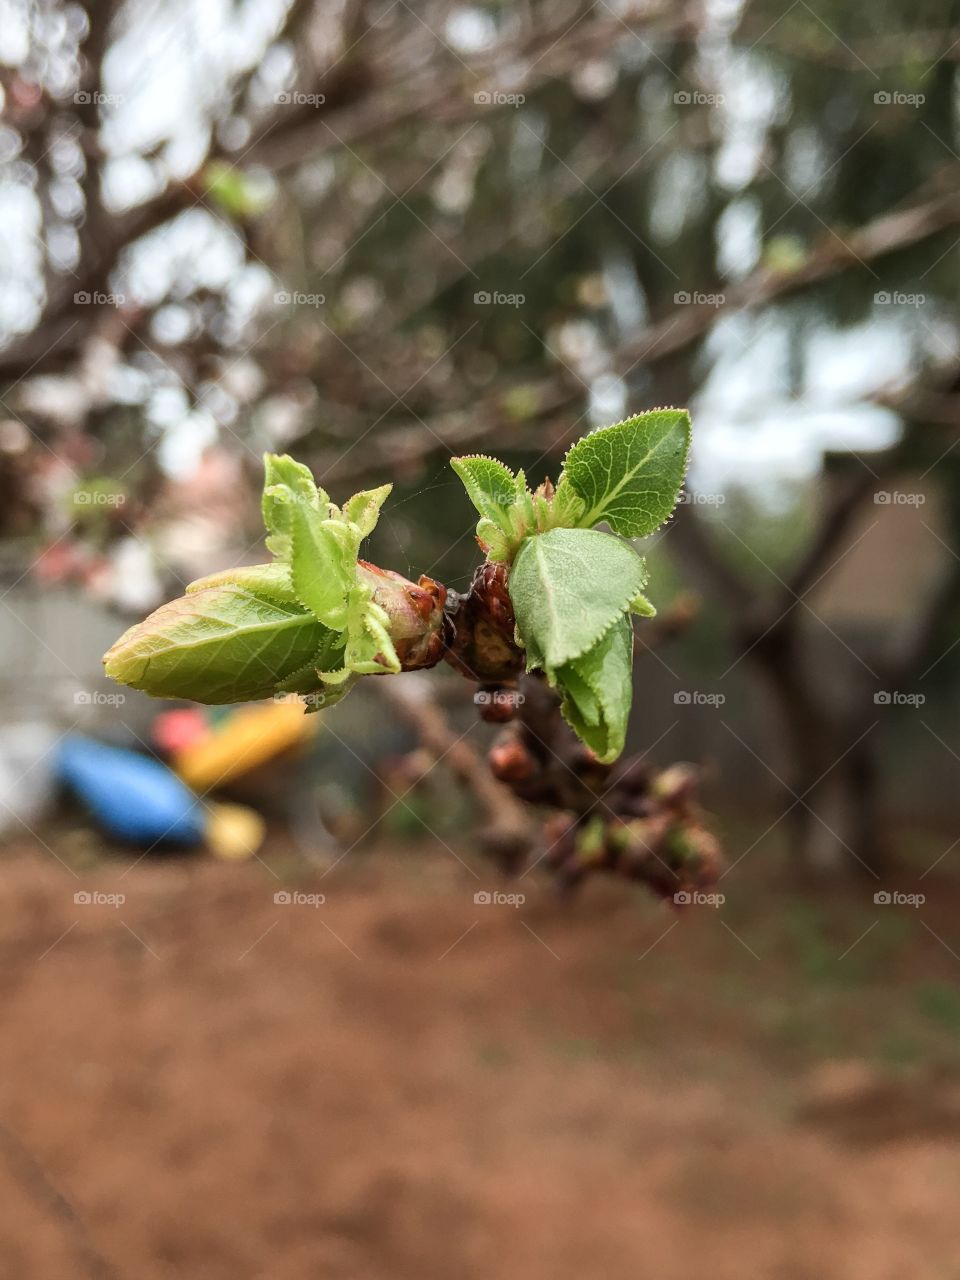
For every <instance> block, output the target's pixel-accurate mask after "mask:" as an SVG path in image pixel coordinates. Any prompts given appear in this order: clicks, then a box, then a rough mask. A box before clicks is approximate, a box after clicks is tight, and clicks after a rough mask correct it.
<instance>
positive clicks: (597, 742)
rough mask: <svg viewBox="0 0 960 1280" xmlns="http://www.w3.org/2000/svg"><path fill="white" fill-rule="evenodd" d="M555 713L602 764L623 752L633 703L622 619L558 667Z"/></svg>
mask: <svg viewBox="0 0 960 1280" xmlns="http://www.w3.org/2000/svg"><path fill="white" fill-rule="evenodd" d="M556 685H557V687H558V688H559V689H560V691H561V694H562V697H563V701H562V703H561V711H562V713H563V716H564V719H565V720H566V721H567V723H568V724H569V725H570V727H571V729H573V731H574V733H576V734H577V736H578V737H579V738H580V739H581V740H582V741H583V742H585V743H586V744H587V746H588V747H589V748H590V749H591V751H593V752H594V754H595V755H596V756H597V758H598V759H599V760H600V761H601V762H602V763H603V764H610V763H611V762H612V761H613V760H616V758H617V756H619V755H620V753H621V751H622V750H623V744H624V741H625V739H626V734H627V721H628V720H629V718H630V704H631V702H632V701H633V626H632V624H631V622H630V617H629V615H628V614H625V615H624V616H623V617H622V618H620V620H619V621H618V622H616V623H614V625H613V626H612V627H611V628H610V630H609V631H608V632H607V633H606V635H604V636H603V637H602V638H601V639H600V640H599V641H598V642H597V643H596V644H595V645H594V646H593V648H592V649H590V650H589V651H588V652H587V653H585V654H583V655H581V657H579V658H577V659H576V660H575V661H573V662H571V663H568V664H567V665H566V666H564V667H561V668H560V670H559V671H557V673H556Z"/></svg>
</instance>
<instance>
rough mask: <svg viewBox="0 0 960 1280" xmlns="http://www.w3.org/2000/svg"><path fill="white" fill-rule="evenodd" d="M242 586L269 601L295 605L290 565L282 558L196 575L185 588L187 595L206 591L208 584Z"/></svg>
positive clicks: (209, 585) (295, 597) (295, 596)
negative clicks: (202, 576)
mask: <svg viewBox="0 0 960 1280" xmlns="http://www.w3.org/2000/svg"><path fill="white" fill-rule="evenodd" d="M231 586H232V587H243V588H244V589H245V590H247V591H252V592H253V593H254V594H255V595H259V596H266V598H267V599H268V600H280V601H283V602H284V603H285V604H297V603H298V601H297V594H296V592H295V591H294V589H293V581H292V579H291V577H290V566H289V565H288V564H284V563H283V561H281V560H272V561H271V562H270V563H269V564H245V565H241V566H240V567H239V568H237V569H224V570H222V572H220V573H211V574H208V575H207V576H206V577H205V578H198V579H197V580H196V582H191V583H190V585H189V586H188V587H187V595H188V596H189V595H192V594H193V593H194V592H195V591H206V590H207V589H208V588H209V587H231Z"/></svg>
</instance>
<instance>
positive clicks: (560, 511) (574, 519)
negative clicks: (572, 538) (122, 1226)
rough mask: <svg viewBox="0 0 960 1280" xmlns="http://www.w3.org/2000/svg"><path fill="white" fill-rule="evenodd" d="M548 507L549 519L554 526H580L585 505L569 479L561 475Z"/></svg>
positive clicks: (571, 527)
mask: <svg viewBox="0 0 960 1280" xmlns="http://www.w3.org/2000/svg"><path fill="white" fill-rule="evenodd" d="M550 508H551V509H550V520H551V523H552V525H553V527H554V528H559V529H576V528H578V527H579V526H580V522H581V518H582V516H583V513H584V511H585V510H586V505H585V503H584V501H583V499H582V498H581V497H580V495H579V494H578V493H577V491H576V489H574V487H573V485H572V484H571V483H570V481H569V480H565V479H564V478H563V477H562V476H561V477H560V483H559V484H558V485H557V491H556V493H555V494H554V495H553V501H552V502H551V503H550Z"/></svg>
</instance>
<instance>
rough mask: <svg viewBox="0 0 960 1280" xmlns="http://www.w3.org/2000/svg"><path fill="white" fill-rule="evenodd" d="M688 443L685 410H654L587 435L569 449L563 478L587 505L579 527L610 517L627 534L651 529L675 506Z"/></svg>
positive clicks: (636, 534)
mask: <svg viewBox="0 0 960 1280" xmlns="http://www.w3.org/2000/svg"><path fill="white" fill-rule="evenodd" d="M689 447H690V415H689V414H688V413H687V412H686V410H685V409H654V410H653V411H652V412H650V413H641V414H637V416H636V417H633V418H627V419H626V421H625V422H618V423H616V425H615V426H612V427H604V428H603V430H601V431H594V432H591V434H590V435H588V436H584V438H583V439H582V440H579V441H578V442H577V443H576V444H575V445H573V447H572V448H571V449H570V451H569V452H568V453H567V456H566V458H565V459H564V462H563V475H562V477H561V487H562V485H563V483H565V482H569V484H570V485H572V486H573V488H574V490H575V491H576V493H577V495H578V496H579V497H580V498H581V499H582V500H583V503H584V505H585V508H586V509H585V511H584V512H583V514H582V515H581V517H580V518H579V520H578V522H577V523H578V525H579V526H580V527H581V528H590V527H592V526H593V525H595V524H599V522H600V521H601V520H606V521H607V523H608V524H609V525H610V528H611V529H613V531H614V532H615V533H619V534H621V535H622V536H623V537H625V538H641V537H643V536H644V535H646V534H648V533H652V532H653V530H654V529H656V528H657V527H658V526H659V525H661V524H663V522H664V520H666V518H667V517H668V516H669V515H670V513H671V511H672V510H673V508H674V506H675V505H676V501H677V495H678V493H679V491H680V486H681V484H682V483H683V477H684V473H685V471H686V465H687V452H688V450H689Z"/></svg>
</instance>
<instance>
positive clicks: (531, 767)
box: [487, 736, 537, 782]
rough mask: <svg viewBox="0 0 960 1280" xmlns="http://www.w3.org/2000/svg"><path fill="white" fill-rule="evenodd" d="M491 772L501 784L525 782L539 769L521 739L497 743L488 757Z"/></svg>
mask: <svg viewBox="0 0 960 1280" xmlns="http://www.w3.org/2000/svg"><path fill="white" fill-rule="evenodd" d="M487 759H488V761H489V763H490V772H491V773H492V774H493V776H494V777H495V778H498V779H499V780H500V781H501V782H525V781H526V780H527V779H528V778H531V777H532V776H533V774H534V773H535V772H536V769H537V762H536V760H535V759H534V758H533V756H532V755H531V754H530V752H529V750H528V749H527V747H526V746H524V744H523V743H522V742H521V741H520V740H519V738H514V737H512V736H511V737H510V738H507V739H505V740H502V741H500V742H495V743H494V745H493V746H492V747H491V748H490V754H489V755H488V757H487Z"/></svg>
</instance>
